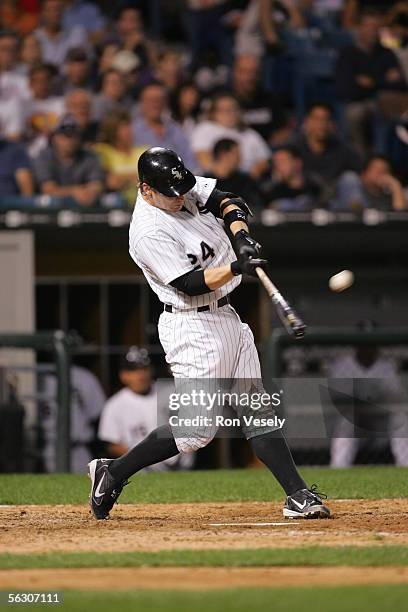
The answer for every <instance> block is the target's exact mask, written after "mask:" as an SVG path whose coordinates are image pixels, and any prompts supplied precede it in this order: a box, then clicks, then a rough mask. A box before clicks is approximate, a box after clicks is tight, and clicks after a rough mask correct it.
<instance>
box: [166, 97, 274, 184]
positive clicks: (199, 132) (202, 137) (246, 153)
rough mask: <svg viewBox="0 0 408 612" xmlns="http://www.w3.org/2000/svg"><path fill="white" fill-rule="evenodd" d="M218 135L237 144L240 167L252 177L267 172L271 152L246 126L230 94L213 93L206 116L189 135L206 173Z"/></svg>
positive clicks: (257, 135)
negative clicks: (207, 115)
mask: <svg viewBox="0 0 408 612" xmlns="http://www.w3.org/2000/svg"><path fill="white" fill-rule="evenodd" d="M221 138H230V139H231V140H235V141H236V142H238V143H239V146H240V151H241V167H240V169H241V170H243V171H244V172H248V173H249V174H250V175H251V176H252V177H253V178H259V177H260V176H262V174H264V173H265V172H266V171H267V169H268V164H269V161H270V158H271V151H270V149H269V147H268V145H267V143H266V142H265V141H264V139H263V138H262V137H261V136H260V135H259V134H258V132H256V131H255V130H253V129H251V128H248V127H246V125H245V124H244V122H243V120H242V115H241V108H240V106H239V104H238V102H237V100H236V99H235V97H234V96H233V95H232V94H231V93H219V94H217V95H215V96H214V98H213V100H212V103H211V110H210V113H209V119H208V120H203V121H200V122H199V123H198V124H197V127H196V128H195V129H194V131H193V133H192V136H191V146H192V149H193V151H194V153H195V154H196V156H197V159H198V161H199V163H200V165H201V167H202V168H204V170H205V171H206V172H211V171H212V167H213V156H212V151H213V148H214V145H215V143H216V142H217V141H218V140H220V139H221ZM176 150H177V149H176Z"/></svg>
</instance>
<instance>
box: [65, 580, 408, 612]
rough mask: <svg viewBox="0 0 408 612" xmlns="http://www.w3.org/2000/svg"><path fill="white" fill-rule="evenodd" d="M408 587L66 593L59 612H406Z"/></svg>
mask: <svg viewBox="0 0 408 612" xmlns="http://www.w3.org/2000/svg"><path fill="white" fill-rule="evenodd" d="M407 599H408V586H407V585H394V586H393V587H392V588H390V587H387V586H373V587H319V588H316V587H313V589H312V588H310V587H301V588H300V587H297V588H290V589H288V588H273V589H260V588H257V589H234V590H229V589H226V590H224V591H206V592H189V591H180V592H178V591H159V590H158V591H129V592H116V593H112V592H98V593H96V592H78V591H65V593H64V604H63V605H62V606H58V609H59V610H64V611H65V612H68V611H71V610H72V611H75V612H89V611H90V610H98V612H112V611H115V612H116V611H119V610H120V611H121V612H124V611H127V610H132V611H133V610H140V611H141V612H184V611H187V610H188V612H192V611H194V612H208V611H209V610H211V612H226V611H228V612H248V611H249V610H250V611H251V612H266V610H273V612H288V611H289V610H301V611H302V612H316V610H325V611H326V612H356V610H358V611H359V612H383V611H384V609H386V610H387V609H399V610H405V609H406V603H407Z"/></svg>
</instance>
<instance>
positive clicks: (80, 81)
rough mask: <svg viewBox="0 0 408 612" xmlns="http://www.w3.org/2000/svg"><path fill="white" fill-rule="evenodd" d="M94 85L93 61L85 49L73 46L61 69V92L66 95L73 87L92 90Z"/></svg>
mask: <svg viewBox="0 0 408 612" xmlns="http://www.w3.org/2000/svg"><path fill="white" fill-rule="evenodd" d="M92 85H93V75H92V74H91V62H90V60H89V57H88V55H87V53H86V51H85V49H82V47H72V49H70V50H69V51H68V53H67V55H66V58H65V62H64V66H63V68H62V71H61V79H60V91H61V93H62V94H63V95H65V94H67V93H68V92H70V91H72V90H73V89H85V90H91V89H92Z"/></svg>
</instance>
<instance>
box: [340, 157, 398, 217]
mask: <svg viewBox="0 0 408 612" xmlns="http://www.w3.org/2000/svg"><path fill="white" fill-rule="evenodd" d="M333 208H334V209H337V210H361V209H362V208H377V209H378V210H406V209H407V208H408V203H407V199H406V197H405V194H404V190H403V188H402V185H401V183H400V182H399V180H398V179H397V178H396V177H395V176H393V174H392V169H391V164H390V162H389V160H388V159H387V158H385V157H383V156H381V155H373V156H371V157H370V158H369V159H368V160H367V162H366V163H365V165H364V168H363V170H362V172H361V174H360V175H358V174H355V173H354V172H346V173H345V174H344V175H343V176H342V177H341V178H340V179H339V182H338V185H337V193H336V198H335V200H334V202H333Z"/></svg>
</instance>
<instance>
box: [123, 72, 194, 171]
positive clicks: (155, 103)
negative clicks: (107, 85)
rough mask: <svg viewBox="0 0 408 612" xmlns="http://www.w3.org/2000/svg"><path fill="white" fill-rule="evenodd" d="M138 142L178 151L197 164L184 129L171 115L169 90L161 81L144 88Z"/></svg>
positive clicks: (137, 118) (136, 129)
mask: <svg viewBox="0 0 408 612" xmlns="http://www.w3.org/2000/svg"><path fill="white" fill-rule="evenodd" d="M133 138H134V143H135V144H136V145H138V146H145V145H147V146H148V147H164V148H168V149H172V150H174V151H177V153H178V154H179V155H180V156H181V157H182V158H183V159H184V161H185V163H186V166H188V167H189V168H193V169H194V168H197V160H196V159H195V157H194V155H193V152H192V150H191V147H190V145H189V142H188V140H187V137H186V135H185V134H184V132H183V129H182V127H181V126H180V125H178V124H177V123H176V122H175V121H173V119H171V118H170V109H169V105H168V99H167V93H166V90H165V88H164V87H163V85H162V84H161V83H149V84H148V85H145V86H144V87H143V89H142V90H141V92H140V97H139V108H138V113H137V115H136V116H135V119H134V121H133Z"/></svg>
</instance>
